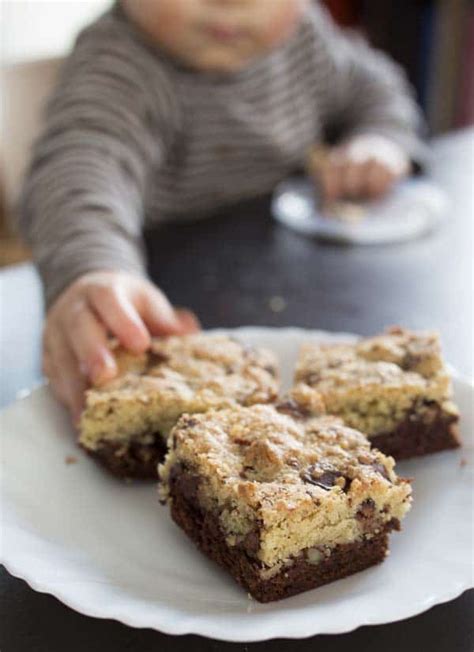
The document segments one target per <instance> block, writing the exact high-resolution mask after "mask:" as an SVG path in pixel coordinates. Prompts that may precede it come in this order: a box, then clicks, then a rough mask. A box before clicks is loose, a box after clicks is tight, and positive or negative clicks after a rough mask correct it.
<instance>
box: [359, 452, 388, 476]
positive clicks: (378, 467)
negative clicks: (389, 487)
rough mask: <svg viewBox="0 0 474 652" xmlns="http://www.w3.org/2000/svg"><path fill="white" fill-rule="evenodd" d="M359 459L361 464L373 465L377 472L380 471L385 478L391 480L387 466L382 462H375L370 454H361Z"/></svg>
mask: <svg viewBox="0 0 474 652" xmlns="http://www.w3.org/2000/svg"><path fill="white" fill-rule="evenodd" d="M358 460H359V463H360V464H364V465H366V466H371V467H372V468H373V470H374V471H376V472H377V473H380V475H381V476H382V477H383V478H385V479H386V480H390V476H389V474H388V470H387V469H386V468H385V466H384V465H383V464H381V463H380V462H375V461H374V460H373V458H372V457H370V455H359V457H358Z"/></svg>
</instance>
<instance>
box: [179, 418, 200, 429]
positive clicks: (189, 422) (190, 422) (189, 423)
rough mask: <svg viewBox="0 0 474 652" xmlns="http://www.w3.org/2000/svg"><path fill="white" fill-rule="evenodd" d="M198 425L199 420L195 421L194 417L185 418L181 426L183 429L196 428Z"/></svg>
mask: <svg viewBox="0 0 474 652" xmlns="http://www.w3.org/2000/svg"><path fill="white" fill-rule="evenodd" d="M197 424H198V422H197V419H194V418H193V417H184V418H182V419H181V423H180V426H181V428H194V426H197Z"/></svg>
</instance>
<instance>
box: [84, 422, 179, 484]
mask: <svg viewBox="0 0 474 652" xmlns="http://www.w3.org/2000/svg"><path fill="white" fill-rule="evenodd" d="M83 448H84V450H85V451H86V452H87V453H88V454H89V455H90V456H91V457H93V458H94V459H96V460H97V461H98V462H100V464H102V466H104V467H105V468H107V469H108V470H109V471H110V472H111V473H113V475H115V476H117V477H119V478H124V479H125V478H133V479H139V480H156V479H157V476H158V472H157V466H158V464H159V463H160V462H162V461H163V459H164V457H165V455H166V450H167V447H166V443H165V441H164V439H163V437H162V436H161V435H160V434H159V433H155V434H153V442H151V443H147V444H145V443H143V442H140V440H136V441H133V439H132V440H130V441H129V442H127V444H125V445H124V444H123V443H120V444H119V443H117V442H114V441H102V442H101V443H100V445H99V447H98V448H97V449H95V450H90V449H88V448H85V447H83Z"/></svg>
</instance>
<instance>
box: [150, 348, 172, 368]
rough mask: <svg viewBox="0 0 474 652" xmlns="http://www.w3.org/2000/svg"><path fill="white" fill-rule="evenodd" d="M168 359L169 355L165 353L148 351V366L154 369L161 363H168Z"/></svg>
mask: <svg viewBox="0 0 474 652" xmlns="http://www.w3.org/2000/svg"><path fill="white" fill-rule="evenodd" d="M169 359H170V358H169V355H166V353H161V352H160V351H150V352H149V354H148V366H149V367H156V366H157V365H159V364H162V363H163V362H168V361H169Z"/></svg>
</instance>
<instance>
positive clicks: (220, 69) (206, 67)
mask: <svg viewBox="0 0 474 652" xmlns="http://www.w3.org/2000/svg"><path fill="white" fill-rule="evenodd" d="M256 58H257V55H255V56H254V57H252V56H249V55H242V54H240V53H235V52H229V51H225V50H208V51H205V52H202V53H200V54H199V55H198V56H195V57H194V58H193V61H192V66H193V68H195V69H196V70H199V71H200V72H205V73H216V74H232V73H237V72H240V71H242V70H244V69H245V68H247V67H248V66H249V65H250V64H251V63H252V61H253V59H256Z"/></svg>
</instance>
